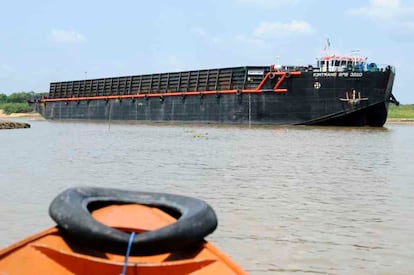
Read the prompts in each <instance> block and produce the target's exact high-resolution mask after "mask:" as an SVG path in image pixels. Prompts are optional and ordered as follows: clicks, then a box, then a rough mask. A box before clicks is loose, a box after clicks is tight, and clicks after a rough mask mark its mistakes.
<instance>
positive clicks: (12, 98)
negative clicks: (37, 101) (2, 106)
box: [7, 92, 32, 103]
mask: <svg viewBox="0 0 414 275" xmlns="http://www.w3.org/2000/svg"><path fill="white" fill-rule="evenodd" d="M31 97H32V95H30V94H29V93H25V92H20V93H13V94H11V95H9V96H8V97H7V102H9V103H25V102H27V101H28V100H29V99H30V98H31Z"/></svg>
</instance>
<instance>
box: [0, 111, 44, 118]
mask: <svg viewBox="0 0 414 275" xmlns="http://www.w3.org/2000/svg"><path fill="white" fill-rule="evenodd" d="M3 118H6V119H8V118H39V119H42V118H43V117H42V116H41V115H40V114H39V113H13V114H10V115H8V114H5V113H4V112H3V110H0V119H3Z"/></svg>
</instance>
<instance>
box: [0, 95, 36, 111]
mask: <svg viewBox="0 0 414 275" xmlns="http://www.w3.org/2000/svg"><path fill="white" fill-rule="evenodd" d="M43 95H44V93H35V92H19V93H13V94H10V95H6V94H4V93H0V109H2V110H3V112H4V113H6V114H11V113H30V112H33V108H32V107H30V105H29V104H28V101H29V100H31V99H33V98H35V97H41V96H43Z"/></svg>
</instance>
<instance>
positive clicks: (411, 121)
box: [0, 110, 414, 124]
mask: <svg viewBox="0 0 414 275" xmlns="http://www.w3.org/2000/svg"><path fill="white" fill-rule="evenodd" d="M13 118H34V119H44V118H43V117H42V116H41V115H40V114H39V113H13V114H10V115H7V114H5V113H4V112H3V110H0V120H2V119H13ZM385 123H386V124H387V123H391V124H394V123H395V124H397V123H402V124H414V118H388V119H387V121H386V122H385Z"/></svg>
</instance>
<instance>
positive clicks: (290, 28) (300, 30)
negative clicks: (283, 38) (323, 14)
mask: <svg viewBox="0 0 414 275" xmlns="http://www.w3.org/2000/svg"><path fill="white" fill-rule="evenodd" d="M313 32H314V31H313V28H312V26H311V25H310V24H309V23H308V22H306V21H291V22H289V23H281V22H262V23H260V24H259V26H257V27H256V29H255V30H254V35H255V36H256V37H262V38H273V37H274V38H276V37H278V36H280V35H287V34H291V33H295V34H311V33H313Z"/></svg>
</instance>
